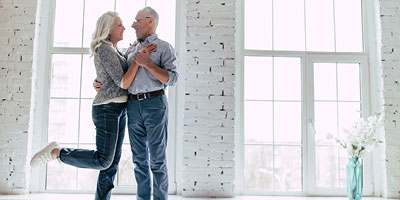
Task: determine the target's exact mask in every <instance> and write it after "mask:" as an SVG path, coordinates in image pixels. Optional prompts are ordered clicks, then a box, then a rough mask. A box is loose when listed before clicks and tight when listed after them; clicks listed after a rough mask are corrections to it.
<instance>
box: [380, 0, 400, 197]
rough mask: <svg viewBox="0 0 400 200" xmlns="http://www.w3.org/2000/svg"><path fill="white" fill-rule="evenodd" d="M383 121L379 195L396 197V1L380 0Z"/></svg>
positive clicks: (399, 172) (399, 26)
mask: <svg viewBox="0 0 400 200" xmlns="http://www.w3.org/2000/svg"><path fill="white" fill-rule="evenodd" d="M380 22H381V35H380V37H381V49H380V50H381V61H382V62H381V63H382V65H381V66H380V67H381V68H382V73H383V101H384V108H383V109H384V111H385V115H386V117H385V118H386V120H385V150H386V154H385V155H386V157H385V161H386V162H385V164H386V169H385V173H384V174H385V177H384V183H383V185H384V188H383V190H382V192H383V195H384V196H385V197H388V198H400V113H399V112H400V1H397V0H380Z"/></svg>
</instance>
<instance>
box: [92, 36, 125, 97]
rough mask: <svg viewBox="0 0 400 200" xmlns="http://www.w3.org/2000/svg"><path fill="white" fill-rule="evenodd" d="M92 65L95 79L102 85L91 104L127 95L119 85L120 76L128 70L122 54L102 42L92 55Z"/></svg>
mask: <svg viewBox="0 0 400 200" xmlns="http://www.w3.org/2000/svg"><path fill="white" fill-rule="evenodd" d="M94 66H95V67H96V74H97V81H98V82H100V83H101V84H102V86H101V88H100V91H99V92H98V93H97V95H96V97H95V98H94V101H93V104H99V103H102V102H104V101H107V100H110V99H113V98H116V97H120V96H124V95H128V91H127V90H124V89H122V88H121V87H120V85H121V81H122V78H123V76H124V74H125V72H126V71H127V70H128V64H127V63H126V59H125V57H123V55H120V53H118V52H117V51H116V50H115V49H114V48H113V47H112V46H111V45H109V44H106V43H103V44H102V45H101V46H100V47H99V48H98V49H97V53H96V54H95V55H94Z"/></svg>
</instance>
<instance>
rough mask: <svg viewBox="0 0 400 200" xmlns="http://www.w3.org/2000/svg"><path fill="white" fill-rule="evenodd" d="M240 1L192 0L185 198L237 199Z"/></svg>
mask: <svg viewBox="0 0 400 200" xmlns="http://www.w3.org/2000/svg"><path fill="white" fill-rule="evenodd" d="M235 23H236V21H235V1H234V0H225V1H222V0H187V1H186V30H187V31H186V64H187V65H186V67H185V70H186V71H185V80H183V81H182V82H184V84H185V94H184V95H185V98H184V99H185V106H184V107H185V108H184V122H183V123H184V128H183V132H184V133H183V140H184V141H183V152H184V153H183V172H182V173H183V174H182V178H183V180H182V184H183V185H182V190H183V191H181V192H182V195H183V196H189V197H232V196H234V187H235V185H234V181H235V167H234V166H235V161H234V156H235V152H234V149H235V144H234V121H235V119H234V117H235V110H234V108H235V96H234V90H235Z"/></svg>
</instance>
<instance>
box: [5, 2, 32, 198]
mask: <svg viewBox="0 0 400 200" xmlns="http://www.w3.org/2000/svg"><path fill="white" fill-rule="evenodd" d="M35 15H36V0H30V1H22V0H1V1H0V133H1V134H0V135H1V137H0V193H4V194H19V193H25V192H27V191H28V189H29V188H28V182H29V181H28V177H29V172H28V170H29V169H28V168H27V167H26V166H27V152H28V149H27V147H28V138H29V137H28V130H29V114H30V107H31V85H32V55H33V39H34V35H35Z"/></svg>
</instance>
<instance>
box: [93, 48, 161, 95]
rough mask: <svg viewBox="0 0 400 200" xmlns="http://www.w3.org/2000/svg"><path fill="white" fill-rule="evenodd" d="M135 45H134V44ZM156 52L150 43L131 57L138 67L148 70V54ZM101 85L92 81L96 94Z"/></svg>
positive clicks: (95, 80)
mask: <svg viewBox="0 0 400 200" xmlns="http://www.w3.org/2000/svg"><path fill="white" fill-rule="evenodd" d="M134 45H136V44H134ZM156 51H157V45H156V44H154V43H150V44H147V45H145V46H144V47H143V48H142V49H141V50H140V51H138V52H136V53H135V55H134V57H133V62H134V63H136V64H138V65H139V66H143V67H144V68H146V69H147V68H148V66H151V65H150V64H149V63H150V62H151V60H150V53H152V52H156ZM101 85H102V84H101V83H100V82H98V81H97V79H94V81H93V87H94V89H95V90H96V92H99V91H100V88H101Z"/></svg>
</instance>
